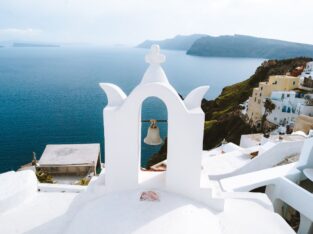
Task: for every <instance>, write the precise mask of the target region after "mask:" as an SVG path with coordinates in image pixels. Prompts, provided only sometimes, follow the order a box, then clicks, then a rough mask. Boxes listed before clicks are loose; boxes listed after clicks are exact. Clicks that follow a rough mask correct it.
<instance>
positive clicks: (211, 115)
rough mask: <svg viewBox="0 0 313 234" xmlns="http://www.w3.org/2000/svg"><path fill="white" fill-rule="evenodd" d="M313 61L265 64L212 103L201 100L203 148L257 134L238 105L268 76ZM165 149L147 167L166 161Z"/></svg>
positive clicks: (282, 72)
mask: <svg viewBox="0 0 313 234" xmlns="http://www.w3.org/2000/svg"><path fill="white" fill-rule="evenodd" d="M312 60H313V59H311V58H304V57H300V58H294V59H286V60H269V61H265V62H264V63H263V64H261V66H259V67H258V68H257V69H256V71H255V73H254V74H253V75H252V76H251V77H250V78H248V79H247V80H244V81H242V82H239V83H236V84H234V85H231V86H227V87H225V88H224V89H223V90H222V92H221V94H220V95H219V96H218V97H217V98H216V99H214V100H210V101H208V100H205V99H203V101H202V109H203V111H204V113H205V126H204V139H203V149H205V150H209V149H212V148H214V147H217V146H218V145H219V144H220V143H221V141H222V140H223V139H224V138H225V139H226V140H227V141H230V142H234V143H236V144H239V142H240V136H241V135H242V134H249V133H256V132H257V130H256V129H254V128H251V127H250V126H249V125H248V124H246V123H245V122H244V121H243V120H242V118H241V116H240V108H239V104H241V103H243V102H244V101H246V100H247V99H248V98H249V96H251V94H252V91H253V88H254V87H257V86H258V84H259V82H262V81H266V80H267V79H268V77H269V76H270V75H284V74H286V73H287V72H290V71H292V70H293V69H295V68H296V67H298V66H304V65H305V64H306V63H307V62H308V61H312ZM166 148H167V145H166V144H164V145H163V146H162V147H161V150H160V152H159V153H157V154H155V155H153V156H152V157H151V159H150V160H149V162H148V165H147V166H148V167H149V166H151V165H154V164H155V163H158V162H160V161H162V160H164V159H166Z"/></svg>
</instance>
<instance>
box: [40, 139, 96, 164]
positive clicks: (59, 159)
mask: <svg viewBox="0 0 313 234" xmlns="http://www.w3.org/2000/svg"><path fill="white" fill-rule="evenodd" d="M99 153H100V144H59V145H47V146H46V148H45V150H44V152H43V154H42V156H41V158H40V160H39V165H41V166H45V165H49V166H50V165H56V166H57V165H79V164H90V165H93V164H95V163H97V161H98V157H99Z"/></svg>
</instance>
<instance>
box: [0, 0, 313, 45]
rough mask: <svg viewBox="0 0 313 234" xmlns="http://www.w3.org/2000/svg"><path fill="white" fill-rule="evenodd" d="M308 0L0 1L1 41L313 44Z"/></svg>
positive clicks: (312, 5)
mask: <svg viewBox="0 0 313 234" xmlns="http://www.w3.org/2000/svg"><path fill="white" fill-rule="evenodd" d="M312 12H313V1H312V0H157V1H155V0H154V1H152V0H150V1H149V0H0V41H7V40H15V41H17V40H18V41H40V42H58V43H87V44H97V45H117V44H123V45H131V46H134V45H136V44H139V43H140V42H142V41H144V40H146V39H157V40H158V39H165V38H171V37H174V36H175V35H178V34H179V35H190V34H194V33H201V34H208V35H212V36H219V35H233V34H243V35H251V36H260V37H265V38H274V39H282V40H287V41H294V42H301V43H309V44H313V24H312V22H313V13H312Z"/></svg>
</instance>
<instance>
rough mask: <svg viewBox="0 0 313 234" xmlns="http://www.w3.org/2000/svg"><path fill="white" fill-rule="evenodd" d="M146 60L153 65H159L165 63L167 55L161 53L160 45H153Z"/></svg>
mask: <svg viewBox="0 0 313 234" xmlns="http://www.w3.org/2000/svg"><path fill="white" fill-rule="evenodd" d="M145 60H146V62H147V63H150V64H151V65H153V64H155V65H158V64H161V63H164V62H165V55H164V54H161V53H160V46H159V45H152V46H151V48H150V52H149V53H148V54H147V55H146V57H145Z"/></svg>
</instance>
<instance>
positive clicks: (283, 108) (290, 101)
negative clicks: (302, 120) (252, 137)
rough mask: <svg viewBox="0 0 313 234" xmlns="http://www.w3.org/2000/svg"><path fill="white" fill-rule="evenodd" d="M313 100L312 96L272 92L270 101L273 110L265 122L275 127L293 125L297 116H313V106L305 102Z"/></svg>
mask: <svg viewBox="0 0 313 234" xmlns="http://www.w3.org/2000/svg"><path fill="white" fill-rule="evenodd" d="M310 99H313V94H304V93H301V92H295V91H274V92H272V95H271V97H270V100H271V101H272V102H273V103H274V104H275V109H274V110H273V111H272V113H270V114H269V115H268V116H267V118H266V119H267V120H268V121H269V122H271V123H273V124H276V125H289V124H294V123H295V120H296V118H297V117H298V116H299V115H307V116H313V105H311V103H310V102H309V101H307V100H310Z"/></svg>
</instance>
